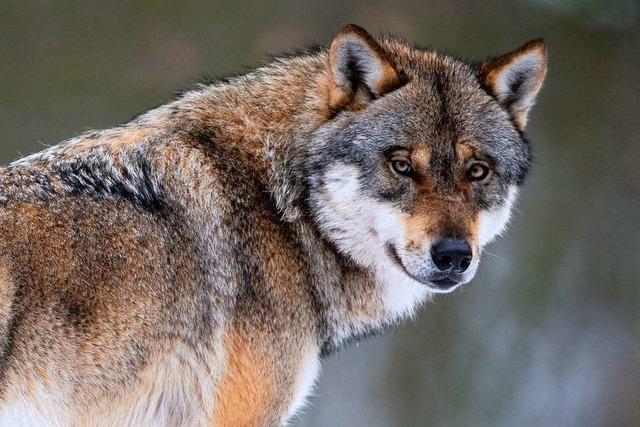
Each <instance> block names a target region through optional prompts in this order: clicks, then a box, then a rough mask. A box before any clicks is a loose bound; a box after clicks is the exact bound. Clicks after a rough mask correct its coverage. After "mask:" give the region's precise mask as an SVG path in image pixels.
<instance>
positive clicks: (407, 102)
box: [360, 43, 529, 167]
mask: <svg viewBox="0 0 640 427" xmlns="http://www.w3.org/2000/svg"><path fill="white" fill-rule="evenodd" d="M385 48H386V49H387V50H388V51H389V52H390V54H391V57H392V58H393V60H394V61H395V63H396V65H397V67H398V68H399V69H400V70H401V72H402V73H403V74H404V75H405V76H406V77H407V83H406V84H405V85H404V86H403V87H401V88H399V89H397V90H396V91H394V92H392V93H389V94H387V95H386V96H384V97H383V98H381V99H380V100H378V101H377V102H375V103H373V104H372V105H371V107H370V109H369V110H368V112H367V113H366V114H365V116H366V117H365V118H364V120H363V122H362V123H361V124H362V126H361V127H360V128H361V130H364V132H365V133H369V134H371V135H372V139H378V138H376V137H375V136H373V134H374V133H375V135H377V136H378V137H379V139H378V142H379V143H381V144H383V145H403V146H408V147H409V148H411V147H417V146H420V145H426V146H428V147H429V148H430V149H431V150H436V151H440V150H447V151H449V152H453V151H455V145H456V144H459V143H464V144H467V145H469V146H471V147H473V148H474V149H475V150H477V151H478V152H479V153H481V154H483V155H485V156H487V157H489V158H491V159H492V160H494V161H495V162H496V164H501V163H502V164H506V165H508V166H509V167H513V166H514V163H523V164H524V163H526V162H527V161H528V156H529V147H528V146H527V145H526V144H525V143H524V141H523V139H522V135H521V134H520V132H519V131H518V130H517V128H516V126H515V125H514V123H513V121H512V120H511V117H510V116H509V114H508V113H507V112H506V111H505V110H504V109H503V108H502V107H501V106H500V105H499V104H498V103H497V102H496V101H495V99H494V98H493V97H492V96H491V95H489V94H488V93H487V92H486V91H485V90H484V89H483V88H482V86H481V84H480V82H479V79H478V77H477V75H476V73H475V70H474V69H473V68H472V67H471V66H470V65H468V64H466V63H464V62H462V61H459V60H456V59H454V58H451V57H448V56H446V55H441V54H438V53H434V52H426V51H422V50H418V49H413V48H408V47H407V46H406V45H402V44H398V43H395V44H393V43H392V44H391V45H390V46H385ZM451 149H454V150H453V151H452V150H451Z"/></svg>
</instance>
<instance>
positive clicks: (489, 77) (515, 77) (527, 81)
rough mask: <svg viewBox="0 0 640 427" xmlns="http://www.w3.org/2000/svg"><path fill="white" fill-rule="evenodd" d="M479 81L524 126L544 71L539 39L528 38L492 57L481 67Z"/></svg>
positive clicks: (542, 46) (545, 60)
mask: <svg viewBox="0 0 640 427" xmlns="http://www.w3.org/2000/svg"><path fill="white" fill-rule="evenodd" d="M480 70H481V71H480V74H481V77H480V78H481V81H482V83H483V84H484V85H485V87H486V88H488V89H489V91H490V92H491V94H492V95H493V96H494V97H495V98H496V99H497V100H498V102H499V103H500V104H501V105H502V106H503V107H504V108H506V109H507V111H509V113H510V114H511V116H512V117H513V119H514V121H515V122H516V125H517V126H518V127H519V128H520V130H524V128H525V126H526V124H527V115H528V113H529V110H530V109H531V107H532V106H533V104H534V103H535V99H536V95H537V94H538V91H539V90H540V87H542V82H543V81H544V76H545V74H546V73H547V50H546V48H545V46H544V41H543V40H542V39H537V40H531V41H530V42H528V43H525V44H524V45H522V46H521V47H519V48H518V49H516V50H514V51H513V52H510V53H507V54H506V55H503V56H501V57H499V58H494V59H491V60H489V61H487V62H485V63H484V64H482V66H481V68H480Z"/></svg>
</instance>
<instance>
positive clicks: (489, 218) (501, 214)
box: [478, 185, 518, 247]
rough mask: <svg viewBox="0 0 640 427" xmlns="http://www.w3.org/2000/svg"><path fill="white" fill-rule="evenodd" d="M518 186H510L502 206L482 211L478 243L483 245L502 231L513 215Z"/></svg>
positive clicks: (479, 221) (479, 219)
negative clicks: (512, 209)
mask: <svg viewBox="0 0 640 427" xmlns="http://www.w3.org/2000/svg"><path fill="white" fill-rule="evenodd" d="M517 194H518V188H517V187H516V186H515V185H512V186H510V187H509V191H508V193H507V197H506V199H505V201H504V203H503V204H502V205H501V206H498V207H497V208H495V209H492V210H489V211H482V212H480V215H479V218H478V244H479V245H480V247H483V246H484V245H486V244H487V243H489V242H491V241H492V240H493V239H494V238H495V237H496V236H498V235H500V233H502V232H503V231H504V230H505V228H506V226H507V224H508V222H509V218H510V217H511V208H512V207H513V203H514V202H515V200H516V196H517Z"/></svg>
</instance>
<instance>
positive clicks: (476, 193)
mask: <svg viewBox="0 0 640 427" xmlns="http://www.w3.org/2000/svg"><path fill="white" fill-rule="evenodd" d="M351 31H352V32H351V33H349V32H347V33H346V34H345V32H343V33H341V34H340V35H339V36H338V37H337V38H336V40H335V41H334V43H333V45H332V47H331V53H330V62H331V64H332V73H333V79H334V80H337V83H336V87H334V91H338V94H335V93H333V94H332V95H331V96H330V98H337V99H340V101H339V102H338V103H337V104H338V105H339V107H338V109H337V112H336V115H335V117H334V118H333V119H332V120H331V121H329V122H328V123H327V124H326V125H324V126H323V127H321V128H320V129H318V131H317V133H316V136H315V140H314V141H313V144H312V147H313V149H312V153H311V156H310V158H309V163H308V174H309V176H310V179H309V187H310V197H309V200H310V206H311V209H312V212H313V214H314V216H315V219H316V222H317V224H318V225H319V227H320V229H321V230H322V232H323V233H324V234H325V236H326V237H327V238H328V239H330V240H331V241H332V242H334V244H335V245H336V246H337V248H338V249H339V250H340V251H341V252H342V253H344V254H345V255H347V256H350V257H351V258H353V259H354V260H355V261H356V262H357V263H358V264H360V265H362V266H367V267H372V268H374V269H375V270H376V271H387V270H395V271H396V272H397V273H399V274H401V275H404V276H406V277H408V278H410V279H412V280H413V281H415V282H419V283H420V284H423V285H425V286H427V287H428V288H429V290H431V291H432V292H449V291H451V290H453V289H454V288H456V287H457V286H458V285H460V284H463V283H466V282H468V281H470V280H471V279H472V278H473V276H474V275H475V272H476V270H477V268H478V262H479V260H480V254H481V252H482V248H483V247H484V245H486V244H487V243H488V242H490V241H491V240H492V239H493V238H494V237H495V236H496V235H498V234H499V233H500V232H502V231H503V229H504V227H505V225H506V223H507V221H508V219H509V215H510V211H511V208H512V205H513V202H514V199H515V197H516V194H517V190H518V187H519V186H520V184H521V183H522V181H523V179H524V177H525V175H526V173H527V170H528V168H529V160H530V148H529V145H528V143H527V142H526V141H525V140H524V139H523V136H522V132H523V127H524V124H525V122H526V114H527V112H528V109H529V107H530V106H531V105H532V103H533V96H534V95H535V93H532V92H537V90H538V89H539V87H540V85H541V83H542V78H543V76H544V70H545V56H544V46H543V45H542V44H541V42H533V43H529V44H528V45H525V46H523V48H521V49H520V50H518V51H516V52H514V53H511V54H509V55H507V56H505V57H502V58H499V59H497V60H493V61H489V62H487V63H485V64H484V65H483V66H481V67H480V68H477V69H476V68H472V67H471V66H469V65H467V64H465V63H462V62H459V61H455V60H453V59H451V58H448V57H444V56H440V55H436V54H433V53H429V52H423V51H418V50H414V49H411V48H408V47H407V46H406V45H404V44H401V43H399V42H383V43H382V44H381V45H378V44H377V43H375V42H374V41H373V40H372V39H371V38H369V37H368V36H367V35H366V33H364V34H363V33H361V30H359V29H357V28H356V29H353V28H352V29H351ZM372 43H375V44H373V45H372ZM343 56H347V57H348V58H346V59H345V58H343ZM492 73H493V74H492ZM336 76H338V77H336ZM341 77H342V80H340V78H341ZM380 80H385V81H384V82H382V83H380ZM390 82H391V83H390ZM345 86H346V89H345ZM381 88H386V89H381ZM340 91H343V92H347V94H346V95H344V94H342V93H340ZM341 96H346V97H350V99H348V100H347V101H345V100H343V99H341V98H340V97H341ZM526 98H528V99H526ZM523 102H524V103H523Z"/></svg>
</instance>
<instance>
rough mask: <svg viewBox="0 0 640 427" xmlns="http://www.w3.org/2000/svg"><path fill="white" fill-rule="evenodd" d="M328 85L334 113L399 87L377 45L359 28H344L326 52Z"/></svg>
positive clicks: (385, 56) (389, 64) (387, 60)
mask: <svg viewBox="0 0 640 427" xmlns="http://www.w3.org/2000/svg"><path fill="white" fill-rule="evenodd" d="M329 68H330V72H331V83H332V87H331V89H330V96H329V104H330V105H329V108H330V109H331V110H332V111H337V110H340V109H342V108H345V107H346V106H347V105H348V104H350V103H352V102H354V101H357V102H360V103H366V102H369V101H370V100H371V98H372V97H373V98H377V97H379V96H382V95H384V94H385V93H387V92H390V91H392V90H393V89H395V88H397V87H398V86H399V85H400V78H399V76H398V72H397V71H396V70H395V68H394V67H393V65H392V64H391V62H390V61H389V59H388V58H387V55H386V53H385V52H384V50H383V49H382V48H381V47H380V45H379V44H378V43H377V42H376V41H375V40H374V39H373V37H371V36H370V35H369V33H367V32H366V31H365V30H364V29H363V28H362V27H359V26H357V25H354V24H350V25H347V26H346V27H344V28H343V29H342V31H340V32H339V33H338V34H337V35H336V36H335V38H334V39H333V42H332V43H331V48H330V49H329Z"/></svg>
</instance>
